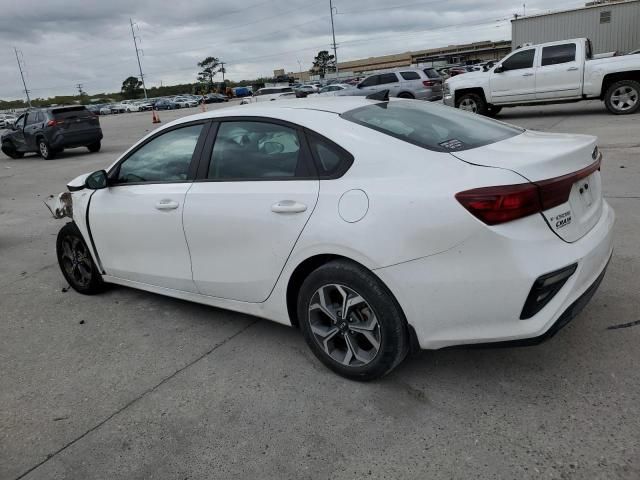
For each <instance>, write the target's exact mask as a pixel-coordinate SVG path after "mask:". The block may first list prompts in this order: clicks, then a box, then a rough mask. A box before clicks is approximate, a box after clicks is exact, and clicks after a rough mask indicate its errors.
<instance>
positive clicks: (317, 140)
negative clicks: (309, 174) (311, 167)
mask: <svg viewBox="0 0 640 480" xmlns="http://www.w3.org/2000/svg"><path fill="white" fill-rule="evenodd" d="M307 138H308V140H309V146H310V147H311V153H312V155H313V158H314V159H315V161H316V167H317V169H318V173H319V175H320V178H327V177H328V178H337V177H340V176H342V175H344V173H345V172H346V171H347V170H348V169H349V167H350V166H351V164H352V163H353V155H351V154H350V153H349V152H347V151H346V150H345V149H344V148H342V147H340V146H338V145H336V144H335V143H333V142H331V141H329V140H327V139H326V138H324V137H321V136H320V135H317V134H315V133H309V134H308V135H307Z"/></svg>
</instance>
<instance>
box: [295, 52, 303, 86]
mask: <svg viewBox="0 0 640 480" xmlns="http://www.w3.org/2000/svg"><path fill="white" fill-rule="evenodd" d="M296 62H298V68H299V69H300V74H299V75H300V78H299V79H298V81H299V82H302V62H301V61H300V59H298V58H296Z"/></svg>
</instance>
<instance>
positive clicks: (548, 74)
mask: <svg viewBox="0 0 640 480" xmlns="http://www.w3.org/2000/svg"><path fill="white" fill-rule="evenodd" d="M580 47H581V45H580V44H577V43H575V42H571V43H563V44H559V45H550V46H548V47H542V54H541V55H540V66H539V67H538V68H537V69H536V99H538V100H546V99H553V98H571V97H573V98H575V97H580V96H581V95H582V79H583V73H584V62H583V61H581V60H580V61H578V59H579V58H580V59H581V58H583V55H582V54H581V52H579V51H578V50H579V48H580Z"/></svg>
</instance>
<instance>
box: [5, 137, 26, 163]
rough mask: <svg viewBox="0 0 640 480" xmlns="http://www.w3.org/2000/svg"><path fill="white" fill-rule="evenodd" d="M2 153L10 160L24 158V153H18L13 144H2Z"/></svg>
mask: <svg viewBox="0 0 640 480" xmlns="http://www.w3.org/2000/svg"><path fill="white" fill-rule="evenodd" d="M2 152H3V153H4V154H5V155H6V156H7V157H9V158H14V159H17V158H22V157H24V152H18V151H17V150H16V147H15V145H14V144H13V143H11V142H8V141H7V142H2Z"/></svg>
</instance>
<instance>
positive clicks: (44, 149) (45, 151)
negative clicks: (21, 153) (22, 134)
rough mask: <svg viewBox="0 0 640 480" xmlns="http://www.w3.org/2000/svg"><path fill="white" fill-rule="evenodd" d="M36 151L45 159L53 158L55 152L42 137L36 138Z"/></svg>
mask: <svg viewBox="0 0 640 480" xmlns="http://www.w3.org/2000/svg"><path fill="white" fill-rule="evenodd" d="M38 153H39V154H40V156H41V157H42V158H44V159H45V160H51V159H53V158H55V156H56V152H55V151H54V150H53V149H52V148H51V146H49V143H48V142H47V141H46V140H45V139H44V138H42V137H40V138H39V139H38Z"/></svg>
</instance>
